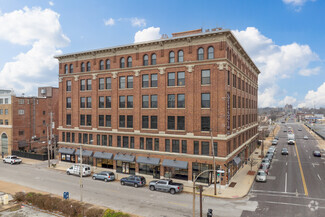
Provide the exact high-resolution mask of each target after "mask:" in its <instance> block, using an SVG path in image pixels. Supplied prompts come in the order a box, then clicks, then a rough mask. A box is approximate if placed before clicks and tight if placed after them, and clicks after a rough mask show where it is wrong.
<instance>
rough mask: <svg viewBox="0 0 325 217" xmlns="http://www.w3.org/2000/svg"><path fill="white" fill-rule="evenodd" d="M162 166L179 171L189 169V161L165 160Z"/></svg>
mask: <svg viewBox="0 0 325 217" xmlns="http://www.w3.org/2000/svg"><path fill="white" fill-rule="evenodd" d="M162 165H163V166H164V167H174V168H179V169H187V161H179V160H167V159H166V160H164V161H163V163H162Z"/></svg>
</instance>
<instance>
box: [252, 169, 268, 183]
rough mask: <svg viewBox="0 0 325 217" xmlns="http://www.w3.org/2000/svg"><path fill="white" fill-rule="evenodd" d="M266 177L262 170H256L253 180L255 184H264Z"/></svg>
mask: <svg viewBox="0 0 325 217" xmlns="http://www.w3.org/2000/svg"><path fill="white" fill-rule="evenodd" d="M266 176H267V174H266V172H264V171H263V170H258V171H257V175H256V178H255V180H256V181H257V182H266Z"/></svg>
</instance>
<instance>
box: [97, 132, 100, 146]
mask: <svg viewBox="0 0 325 217" xmlns="http://www.w3.org/2000/svg"><path fill="white" fill-rule="evenodd" d="M97 145H100V134H97Z"/></svg>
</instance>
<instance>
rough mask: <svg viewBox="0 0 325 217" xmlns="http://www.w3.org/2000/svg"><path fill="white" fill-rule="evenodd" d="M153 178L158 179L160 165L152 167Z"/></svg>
mask: <svg viewBox="0 0 325 217" xmlns="http://www.w3.org/2000/svg"><path fill="white" fill-rule="evenodd" d="M153 178H155V179H160V166H155V167H154V168H153Z"/></svg>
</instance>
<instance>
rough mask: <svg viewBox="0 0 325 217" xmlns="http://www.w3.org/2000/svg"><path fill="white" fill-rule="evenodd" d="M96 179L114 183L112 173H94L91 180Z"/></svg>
mask: <svg viewBox="0 0 325 217" xmlns="http://www.w3.org/2000/svg"><path fill="white" fill-rule="evenodd" d="M96 179H99V180H104V181H105V182H108V181H114V180H115V175H114V173H113V172H110V171H102V172H99V173H95V174H94V175H93V180H96Z"/></svg>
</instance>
